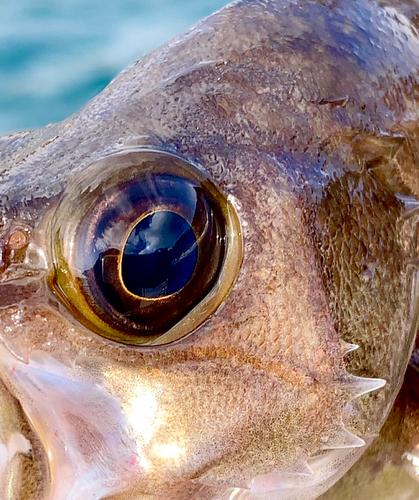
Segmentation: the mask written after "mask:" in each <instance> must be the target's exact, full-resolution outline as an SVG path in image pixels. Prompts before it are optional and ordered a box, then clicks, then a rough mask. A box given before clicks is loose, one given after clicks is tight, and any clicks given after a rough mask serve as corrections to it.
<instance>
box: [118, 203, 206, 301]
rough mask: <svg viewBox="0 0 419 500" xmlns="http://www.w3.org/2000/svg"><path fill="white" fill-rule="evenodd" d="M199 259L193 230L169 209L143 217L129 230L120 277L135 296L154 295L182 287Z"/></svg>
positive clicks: (146, 296)
mask: <svg viewBox="0 0 419 500" xmlns="http://www.w3.org/2000/svg"><path fill="white" fill-rule="evenodd" d="M197 260H198V245H197V240H196V236H195V232H194V230H193V229H192V227H191V226H190V224H189V223H188V222H187V221H186V220H185V219H184V218H183V217H182V216H180V215H178V214H176V213H175V212H171V211H163V210H162V211H159V212H154V213H152V214H150V215H148V216H147V217H144V219H142V220H141V221H140V222H139V223H138V224H137V225H136V226H135V227H134V229H133V230H132V231H131V234H130V235H129V237H128V240H127V243H126V245H125V248H124V253H123V256H122V266H121V272H122V279H123V282H124V285H125V286H126V288H127V289H128V290H129V291H130V292H131V293H132V294H134V295H137V296H139V297H144V298H157V297H164V296H167V295H171V294H173V293H176V292H178V291H179V290H181V289H182V288H183V287H184V286H185V285H186V283H188V281H189V280H190V278H191V276H192V275H193V273H194V270H195V267H196V263H197Z"/></svg>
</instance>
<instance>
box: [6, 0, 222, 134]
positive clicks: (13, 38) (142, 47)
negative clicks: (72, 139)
mask: <svg viewBox="0 0 419 500" xmlns="http://www.w3.org/2000/svg"><path fill="white" fill-rule="evenodd" d="M226 3H227V0H175V1H174V0H0V135H3V134H6V133H9V132H12V131H16V130H22V129H30V128H37V127H43V126H44V125H46V124H47V123H50V122H55V121H60V120H62V119H64V118H66V117H67V116H69V115H70V114H72V113H74V112H75V111H77V109H79V108H80V107H81V106H82V105H83V104H84V103H86V102H87V101H88V100H89V99H90V98H91V97H93V96H94V95H96V94H97V93H98V92H100V91H101V90H102V89H103V88H104V87H105V86H106V85H107V83H109V81H110V80H111V79H112V78H113V77H114V76H115V75H116V74H117V73H118V72H119V71H121V70H122V69H123V68H124V67H125V66H127V65H128V64H130V63H131V62H133V61H135V60H136V59H138V58H139V57H140V56H141V55H143V54H145V53H146V52H148V51H150V50H152V49H154V48H155V47H157V46H159V45H161V44H162V43H164V42H166V41H168V40H170V39H171V38H172V37H173V36H175V35H176V34H178V33H181V32H182V31H184V30H185V29H187V28H188V27H189V26H191V25H192V24H193V23H195V22H196V21H197V20H198V19H200V18H201V17H204V16H206V15H208V14H210V13H211V12H213V11H214V10H216V9H218V8H220V7H222V6H223V5H225V4H226Z"/></svg>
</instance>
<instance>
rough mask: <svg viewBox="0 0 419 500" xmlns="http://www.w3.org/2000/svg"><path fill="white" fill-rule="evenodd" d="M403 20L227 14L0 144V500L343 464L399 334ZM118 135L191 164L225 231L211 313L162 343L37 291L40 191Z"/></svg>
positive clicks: (398, 365)
mask: <svg viewBox="0 0 419 500" xmlns="http://www.w3.org/2000/svg"><path fill="white" fill-rule="evenodd" d="M418 12H419V11H418ZM414 14H415V5H414V4H412V3H410V4H407V3H406V4H399V3H397V4H396V3H395V2H391V1H388V2H374V1H367V0H353V1H352V0H341V1H339V0H336V1H332V0H331V1H326V0H324V1H322V0H318V1H309V0H266V1H263V0H259V1H258V0H244V1H242V2H238V3H234V4H231V5H229V6H227V7H226V8H224V9H222V10H221V11H219V12H218V13H216V14H214V15H213V16H211V17H210V18H208V19H206V20H203V21H202V22H201V23H200V24H198V25H197V26H195V27H194V28H192V29H191V30H190V31H189V32H187V33H185V34H184V35H182V36H180V37H178V38H177V39H175V40H174V41H172V42H169V43H168V44H167V45H165V46H163V47H162V48H160V49H158V50H156V51H155V52H152V53H151V54H149V55H147V56H145V57H144V58H142V59H141V60H139V61H138V62H136V63H135V64H133V65H132V66H131V67H129V68H128V69H127V70H125V71H124V72H123V73H121V74H120V75H119V76H118V77H117V78H116V79H115V80H114V81H113V82H111V84H110V85H109V86H108V87H107V88H106V89H105V90H104V91H103V92H102V93H101V94H100V95H99V96H97V97H96V98H95V99H93V100H92V101H91V102H90V103H89V104H88V105H87V106H86V107H85V108H84V109H82V110H81V111H80V112H79V113H77V114H76V115H74V116H72V117H70V118H68V119H67V120H65V121H64V122H62V123H60V124H53V125H50V126H48V127H46V128H45V129H43V130H40V131H33V132H24V133H19V134H14V135H11V136H7V137H4V138H2V139H0V165H1V167H0V168H1V170H0V202H1V206H0V210H1V214H2V226H1V228H0V244H1V261H0V264H1V270H2V273H1V275H0V279H1V286H0V321H1V329H0V379H1V380H2V385H1V387H0V389H1V392H0V398H2V400H1V401H2V404H3V406H2V410H1V411H3V407H4V408H5V410H4V415H5V417H4V418H5V422H6V424H5V426H4V429H5V430H4V432H3V434H0V438H1V439H0V442H1V443H3V444H4V446H6V447H7V446H9V458H8V463H7V466H6V468H4V470H3V477H1V473H2V469H1V468H0V479H1V481H2V483H3V484H2V485H1V487H2V488H3V489H2V490H0V491H2V492H4V493H3V495H4V496H5V498H7V499H13V500H15V499H28V498H31V499H36V500H38V499H39V500H43V499H48V500H52V499H54V500H58V499H59V500H61V499H63V500H64V499H68V500H70V499H71V500H90V499H92V500H93V499H96V498H109V499H111V498H112V499H114V500H134V499H141V500H145V499H149V500H160V499H165V500H189V499H199V500H204V499H205V500H215V499H219V500H220V499H221V500H224V499H225V500H227V499H233V498H237V499H243V500H244V499H252V500H256V499H266V500H268V499H269V500H271V499H272V500H274V499H302V500H307V499H312V498H316V497H318V496H319V495H320V494H321V493H322V492H323V491H324V490H326V489H327V488H329V487H330V486H331V485H332V484H333V483H334V482H335V481H337V480H338V479H339V478H340V477H341V476H342V475H343V474H344V473H345V472H346V471H347V470H348V468H349V467H350V466H351V465H352V464H353V463H354V462H355V461H356V460H358V459H359V458H360V456H361V455H362V453H363V452H364V451H365V449H366V448H367V446H366V445H364V444H363V442H362V441H359V440H357V438H356V437H355V436H359V437H360V438H362V439H364V440H365V441H366V443H367V444H368V443H370V442H371V441H372V439H373V438H374V437H375V436H376V435H377V434H378V433H379V431H380V429H381V427H382V425H383V424H384V421H385V419H386V417H387V416H388V414H389V412H390V410H391V407H392V405H393V403H394V400H395V398H396V396H397V394H398V392H399V390H400V388H401V385H402V382H403V377H404V374H405V371H406V368H407V364H408V362H409V359H410V355H411V352H412V349H413V344H414V339H415V334H416V323H417V302H418V293H417V290H418V289H417V283H418V275H417V262H418V253H417V250H418V249H417V223H418V210H417V208H418V206H419V205H418V204H419V202H418V201H417V200H418V199H419V181H418V174H417V168H418V163H417V161H418V158H419V157H418V155H419V151H418V135H419V128H418V115H419V109H418V107H417V98H418V92H419V90H418V89H419V80H418V70H417V68H418V60H419V59H418V57H419V37H418V34H417V31H416V27H415V24H414V23H415V18H414ZM132 147H137V148H140V149H141V148H142V147H154V148H158V149H159V150H162V151H169V152H176V153H177V154H178V155H180V156H182V157H184V158H185V159H186V160H191V161H194V162H196V163H199V164H200V165H201V166H202V167H203V168H204V169H205V170H206V171H207V172H208V173H209V175H210V176H211V178H212V179H213V181H214V182H216V183H217V184H218V185H219V186H220V187H221V189H222V190H223V191H224V192H225V193H226V194H227V195H228V196H229V197H230V199H232V200H234V206H235V207H236V209H237V212H238V215H239V218H240V221H241V226H242V238H243V243H244V259H243V264H242V266H241V270H240V273H239V275H238V277H237V281H236V282H235V284H234V286H233V288H232V290H231V292H230V294H229V295H228V296H227V297H226V298H225V301H224V304H223V307H222V308H220V309H219V310H218V311H217V312H216V314H214V315H213V316H212V317H211V318H209V319H208V321H206V322H205V323H204V324H202V325H201V326H200V327H199V328H197V329H196V331H195V332H193V334H192V335H190V336H188V337H186V338H184V339H182V340H180V341H178V342H176V343H174V344H170V345H168V346H160V347H153V348H141V347H130V346H126V345H120V344H118V343H116V342H112V341H109V340H107V339H104V338H102V337H100V336H99V335H97V334H95V333H92V332H90V331H89V330H87V329H86V328H85V327H83V326H82V325H80V324H79V323H78V322H77V320H76V319H74V318H73V317H72V316H71V314H70V313H69V312H68V311H67V309H66V308H65V306H64V305H62V304H61V303H60V301H59V300H58V299H57V297H56V296H55V295H54V293H53V290H50V289H49V287H48V285H47V279H46V278H47V276H49V275H50V273H51V269H52V262H51V234H50V227H51V225H50V224H51V220H53V218H54V210H55V207H56V205H57V203H58V200H59V198H60V196H61V194H62V192H63V191H64V190H65V189H66V187H67V186H68V184H69V182H71V181H72V180H73V179H74V178H75V177H77V176H78V175H80V173H81V172H82V171H83V170H84V169H85V168H86V167H87V166H92V165H94V164H95V162H96V161H97V160H99V159H101V158H102V157H103V156H104V155H107V154H108V155H109V154H112V153H113V152H117V151H121V150H122V151H123V150H124V148H132ZM90 168H92V167H90ZM76 216H77V210H76V207H75V212H74V214H68V217H69V220H71V218H72V217H76ZM19 228H21V229H22V230H23V231H26V234H28V235H29V245H27V246H25V247H24V248H23V249H22V250H21V251H20V252H17V251H12V250H10V243H8V241H10V239H9V238H10V235H11V234H12V233H13V231H16V230H17V229H19ZM345 342H347V343H351V344H356V345H358V346H359V348H358V349H357V350H355V351H354V352H350V353H349V354H348V352H349V351H351V349H352V348H351V347H350V346H348V345H347V344H345ZM373 379H383V380H385V381H386V382H387V384H386V386H385V387H384V388H382V387H381V386H382V385H383V384H382V383H381V382H380V381H377V380H375V381H374V380H373ZM3 384H4V385H3ZM6 388H7V389H6ZM9 391H10V394H12V395H13V396H14V398H16V399H13V398H11V396H10V394H9ZM2 394H3V396H2ZM362 394H364V395H362ZM360 395H361V397H359V396H360ZM17 401H18V402H19V403H18V402H17ZM136 405H137V406H139V408H137V407H136ZM134 409H135V410H136V413H135V412H134ZM134 413H135V415H134ZM133 415H134V416H133ZM134 417H135V418H134ZM1 422H2V420H1V419H0V424H1ZM343 425H344V426H345V428H346V429H347V430H348V431H350V434H349V433H346V431H344V430H343V429H344V427H343ZM395 425H396V426H400V425H401V424H400V421H398V422H397V424H395ZM414 427H415V426H414V425H413V428H414ZM16 435H19V436H21V437H24V439H25V440H28V441H29V442H30V443H31V449H32V451H31V452H29V450H25V446H24V444H25V442H26V441H22V440H21V441H19V443H18V445H16V446H17V452H16V453H15V454H14V455H13V454H12V455H13V460H14V462H13V461H12V460H11V457H10V455H11V453H10V443H11V442H14V441H13V440H12V438H11V436H16ZM165 447H166V448H165ZM167 447H169V448H170V447H171V448H170V450H172V454H171V455H170V453H169V454H168V453H166V454H165V453H163V451H162V450H167V449H169V448H167ZM5 449H6V448H5ZM325 449H327V451H324V450H325ZM159 450H160V452H159ZM173 450H175V452H173ZM322 450H323V451H322ZM0 451H1V449H0ZM169 455H170V456H169ZM19 457H20V458H19ZM0 458H1V454H0ZM390 458H391V457H389V458H388V459H387V460H389V459H390ZM0 465H1V460H0ZM369 466H370V465H368V467H369ZM309 467H310V469H311V470H310V469H309ZM365 467H367V466H365ZM22 471H23V472H22ZM11 478H12V479H13V480H14V481H15V486H14V487H13V488H12V489H10V487H8V486H7V485H8V484H9V482H10V481H11V480H12V479H11ZM16 478H18V479H16ZM6 483H7V484H6ZM349 488H350V485H348V486H347V491H350V490H349ZM6 495H8V496H6ZM355 497H356V495H355V496H354V494H353V495H352V496H350V498H355ZM335 498H343V497H342V496H336V497H335ZM370 498H371V497H370ZM377 498H378V497H377Z"/></svg>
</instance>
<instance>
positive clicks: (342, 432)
mask: <svg viewBox="0 0 419 500" xmlns="http://www.w3.org/2000/svg"><path fill="white" fill-rule="evenodd" d="M362 446H365V441H364V440H363V439H361V438H359V437H358V436H355V434H352V433H351V432H349V431H348V430H347V429H345V427H343V426H341V427H338V428H336V430H335V431H334V433H333V434H332V435H331V436H330V437H329V438H328V440H327V441H326V443H325V444H324V445H323V446H322V450H335V449H341V448H361V447H362Z"/></svg>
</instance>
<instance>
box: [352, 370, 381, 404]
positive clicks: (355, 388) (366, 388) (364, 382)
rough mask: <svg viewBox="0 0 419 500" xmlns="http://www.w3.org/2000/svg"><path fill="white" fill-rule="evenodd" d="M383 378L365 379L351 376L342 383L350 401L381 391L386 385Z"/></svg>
mask: <svg viewBox="0 0 419 500" xmlns="http://www.w3.org/2000/svg"><path fill="white" fill-rule="evenodd" d="M386 383H387V382H386V381H385V380H383V379H382V378H364V377H356V376H355V375H350V376H349V377H347V378H345V380H344V381H343V382H342V389H344V390H345V392H347V393H348V395H349V399H350V400H352V399H355V398H359V397H360V396H362V395H363V394H368V393H369V392H373V391H376V390H378V389H381V387H384V386H385V385H386Z"/></svg>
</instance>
